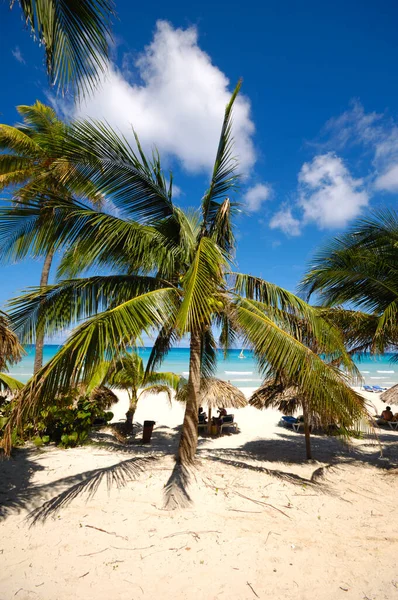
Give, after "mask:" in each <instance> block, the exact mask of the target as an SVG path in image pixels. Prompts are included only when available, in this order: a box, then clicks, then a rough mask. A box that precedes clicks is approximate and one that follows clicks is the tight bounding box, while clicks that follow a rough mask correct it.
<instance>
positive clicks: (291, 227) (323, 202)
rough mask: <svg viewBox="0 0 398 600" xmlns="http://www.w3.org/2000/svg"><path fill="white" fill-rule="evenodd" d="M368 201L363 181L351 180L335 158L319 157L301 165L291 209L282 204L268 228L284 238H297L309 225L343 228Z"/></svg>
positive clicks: (348, 172)
mask: <svg viewBox="0 0 398 600" xmlns="http://www.w3.org/2000/svg"><path fill="white" fill-rule="evenodd" d="M369 199H370V194H369V192H368V191H367V189H366V188H365V185H364V181H363V180H362V179H355V178H354V177H353V176H352V175H351V173H350V171H349V170H348V168H347V167H346V165H345V164H344V162H343V160H342V159H341V158H340V157H339V156H336V155H335V154H333V153H331V152H328V153H326V154H320V155H318V156H315V157H314V158H313V160H312V161H311V162H307V163H304V164H303V166H302V167H301V170H300V173H299V175H298V195H297V200H296V202H295V204H294V206H293V207H292V206H287V205H282V207H281V208H280V210H279V211H278V212H277V213H276V214H275V215H274V216H273V217H272V219H271V222H270V227H271V228H272V229H281V230H282V231H283V232H284V233H286V234H288V235H299V234H300V232H301V229H302V228H303V227H304V226H305V225H308V224H311V223H312V224H315V225H317V226H318V227H319V228H320V229H337V228H343V227H345V226H346V225H348V223H349V222H350V221H351V220H352V219H354V218H355V217H358V216H359V215H360V214H361V213H362V211H363V209H364V208H365V207H366V206H368V204H369ZM293 210H295V211H296V215H297V216H293Z"/></svg>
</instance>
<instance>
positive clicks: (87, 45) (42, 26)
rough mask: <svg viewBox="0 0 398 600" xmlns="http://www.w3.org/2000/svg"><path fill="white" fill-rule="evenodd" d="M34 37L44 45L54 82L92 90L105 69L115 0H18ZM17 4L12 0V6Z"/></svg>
mask: <svg viewBox="0 0 398 600" xmlns="http://www.w3.org/2000/svg"><path fill="white" fill-rule="evenodd" d="M17 3H18V4H19V6H20V8H21V10H22V14H23V16H24V19H25V23H26V25H27V27H28V29H29V30H30V32H31V34H32V36H33V38H34V39H35V40H37V41H38V42H39V43H40V44H41V45H43V46H44V50H45V54H46V68H47V73H48V76H49V78H50V83H51V84H57V85H58V87H59V88H60V89H61V91H62V92H65V91H67V89H68V85H71V86H74V85H77V86H78V88H79V89H80V90H82V91H85V90H90V89H92V87H93V86H94V85H95V84H96V83H97V82H98V80H99V78H100V75H101V73H102V72H104V71H105V69H106V66H107V60H108V57H109V44H110V41H111V18H112V16H113V14H114V3H113V0H78V1H76V0H18V2H17ZM14 4H16V2H15V0H10V8H13V6H14Z"/></svg>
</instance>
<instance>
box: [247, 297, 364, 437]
mask: <svg viewBox="0 0 398 600" xmlns="http://www.w3.org/2000/svg"><path fill="white" fill-rule="evenodd" d="M237 313H238V321H239V323H240V325H241V327H242V331H243V335H244V340H245V343H246V344H247V345H249V346H251V347H252V348H253V350H254V352H255V355H256V358H257V361H258V364H259V368H260V370H261V372H262V373H263V374H264V375H265V376H267V375H268V374H269V372H270V369H271V370H272V372H274V373H284V374H285V376H286V378H287V379H288V380H289V381H293V382H295V384H296V385H297V386H298V387H299V388H300V390H301V391H302V393H305V395H306V397H307V398H308V400H309V402H310V403H311V406H312V409H313V410H314V411H315V412H317V413H319V414H321V415H322V416H323V418H324V419H325V420H328V419H329V420H330V422H333V420H334V419H336V418H337V419H338V421H339V424H340V426H341V427H342V428H343V429H345V430H348V429H349V428H350V427H352V425H353V424H354V423H355V422H357V421H359V420H360V419H361V418H364V417H365V418H368V416H369V415H368V412H367V410H366V405H365V400H364V398H363V397H362V396H361V395H360V394H358V393H357V392H355V391H354V390H353V389H352V388H351V387H350V386H349V385H348V383H347V382H346V381H345V378H344V374H343V373H342V372H341V371H339V369H338V368H336V367H334V366H333V365H332V364H327V363H325V362H324V361H323V360H322V359H321V358H320V356H318V355H317V354H316V353H315V352H313V351H312V350H311V349H309V348H307V347H306V346H305V345H304V344H302V343H301V342H300V341H298V340H297V339H295V338H294V337H293V336H292V335H290V334H289V333H287V332H286V331H284V330H283V329H281V328H280V327H279V326H278V325H277V324H276V323H274V322H273V321H272V320H271V319H269V318H268V317H267V316H266V315H265V314H261V312H260V311H259V310H258V308H257V307H256V306H253V302H252V301H250V300H242V302H241V304H240V305H239V306H238V308H237Z"/></svg>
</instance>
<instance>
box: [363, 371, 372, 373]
mask: <svg viewBox="0 0 398 600" xmlns="http://www.w3.org/2000/svg"><path fill="white" fill-rule="evenodd" d="M361 373H370V371H361Z"/></svg>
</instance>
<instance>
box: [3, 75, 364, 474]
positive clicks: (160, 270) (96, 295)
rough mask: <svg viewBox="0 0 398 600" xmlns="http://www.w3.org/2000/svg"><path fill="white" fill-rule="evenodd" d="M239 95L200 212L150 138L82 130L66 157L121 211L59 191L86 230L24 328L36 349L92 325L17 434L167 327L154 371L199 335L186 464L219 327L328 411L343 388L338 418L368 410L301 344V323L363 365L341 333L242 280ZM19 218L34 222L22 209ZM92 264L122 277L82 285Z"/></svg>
mask: <svg viewBox="0 0 398 600" xmlns="http://www.w3.org/2000/svg"><path fill="white" fill-rule="evenodd" d="M239 88H240V84H239V85H238V86H237V88H236V89H235V91H234V93H233V95H232V98H231V101H230V103H229V104H228V105H227V107H226V111H225V116H224V122H223V126H222V130H221V136H220V143H219V146H218V150H217V154H216V160H215V165H214V169H213V174H212V178H211V181H210V185H209V188H208V190H207V191H206V192H205V194H204V196H203V198H202V201H201V205H200V210H199V211H196V212H193V213H184V212H183V211H182V210H181V209H179V208H178V207H176V206H175V205H174V204H173V202H172V178H170V180H169V181H166V178H165V177H164V175H163V172H162V169H161V164H160V159H159V156H158V154H157V153H156V152H155V153H154V155H153V157H152V160H148V159H147V157H146V156H145V155H144V153H143V151H142V148H141V146H140V145H139V141H138V139H137V149H138V150H137V152H135V151H134V150H133V149H132V148H131V146H130V145H129V144H128V143H127V142H126V140H124V139H121V138H120V137H119V136H117V134H116V133H115V132H114V131H112V129H110V128H109V127H108V126H106V125H104V124H102V123H98V124H96V123H92V122H81V123H75V124H74V125H72V127H71V129H70V131H69V132H68V136H67V137H66V139H65V144H64V147H63V152H64V155H65V156H66V157H67V159H68V161H69V162H70V163H73V169H72V171H73V173H74V174H75V175H76V176H79V177H82V178H85V179H88V180H90V181H93V183H94V184H95V186H96V187H97V188H98V189H99V190H101V191H102V192H103V193H106V194H107V195H108V198H110V199H112V200H113V202H114V203H115V204H116V206H117V207H118V209H119V215H117V216H115V215H111V214H107V213H105V212H102V211H99V210H97V209H95V208H90V207H88V206H87V205H85V204H83V203H82V202H81V203H78V202H75V203H74V205H73V206H71V204H70V203H65V202H64V201H63V200H62V199H61V198H57V197H55V195H54V194H53V195H52V196H53V203H54V206H55V207H56V209H57V211H58V213H57V214H58V215H59V219H60V220H61V221H65V219H67V220H68V222H69V223H73V229H74V232H75V242H74V243H73V246H72V247H71V248H70V250H69V251H67V252H66V253H65V255H64V256H63V259H62V262H61V265H60V269H59V274H60V275H61V276H63V277H69V279H64V280H63V281H61V282H60V283H58V284H55V285H52V286H47V287H46V288H39V289H38V290H36V291H32V292H30V293H28V294H26V295H24V296H22V297H21V298H19V299H16V300H15V301H14V302H13V311H12V317H13V322H14V324H15V326H16V328H17V330H18V331H19V332H20V334H21V336H22V338H23V339H24V340H25V341H28V340H29V339H31V338H32V336H33V334H34V329H35V327H36V324H38V326H40V327H42V328H43V329H44V331H45V332H46V333H48V334H52V333H54V332H55V331H57V330H59V329H62V328H64V327H66V326H70V325H71V324H75V323H77V322H78V321H79V320H81V319H86V320H85V322H84V323H82V324H80V325H79V326H78V327H77V328H76V329H75V330H74V332H73V333H72V335H71V336H70V338H69V339H68V341H67V342H66V343H65V345H64V346H63V348H62V349H61V350H60V351H59V352H58V353H57V355H56V356H55V357H54V358H53V359H52V360H51V361H50V362H49V363H48V364H47V365H46V366H45V367H43V368H42V369H41V370H40V371H39V372H38V373H37V374H36V375H35V376H34V377H33V379H32V380H31V381H30V382H29V384H28V385H27V387H26V388H25V389H24V390H23V391H22V393H21V396H20V401H19V404H18V406H17V410H16V412H15V414H14V417H13V420H12V422H11V424H10V427H11V426H12V424H13V423H15V422H18V421H21V420H23V419H25V418H27V417H28V416H30V415H32V414H34V412H35V411H37V409H38V407H39V406H40V405H41V404H42V403H43V402H46V401H48V400H49V399H50V398H53V397H54V395H55V392H56V391H59V390H63V389H67V388H68V387H69V386H74V385H76V383H78V382H79V381H82V380H83V381H84V380H86V381H88V380H90V378H91V377H92V375H93V373H94V372H95V369H96V368H97V367H98V363H99V362H100V361H101V360H103V359H104V358H105V359H106V360H110V361H116V360H117V359H118V357H119V355H120V353H121V351H123V350H124V349H126V347H128V346H135V345H137V343H139V340H140V336H141V334H142V332H143V331H145V332H146V333H153V332H154V331H158V334H157V337H156V339H155V343H154V347H153V350H152V353H151V356H150V359H149V362H148V365H147V374H148V375H149V374H150V373H152V372H153V371H154V370H155V368H156V367H157V365H158V364H159V363H160V362H161V360H162V359H163V358H164V356H165V355H166V354H167V352H168V351H169V349H170V348H171V347H172V346H173V344H174V343H175V342H176V341H177V340H178V339H180V338H181V337H182V336H184V335H186V334H189V336H190V361H189V377H188V384H187V385H188V399H187V402H186V410H185V416H184V423H183V428H182V433H181V438H180V444H179V450H178V460H179V461H180V462H181V463H182V464H184V465H186V464H189V463H192V462H193V461H194V459H195V453H196V447H197V421H198V406H199V399H200V382H201V378H202V377H208V376H209V375H211V374H213V373H214V369H215V366H216V359H217V351H216V346H217V344H216V340H215V338H214V334H213V325H214V324H217V325H219V326H220V328H221V338H220V343H221V344H222V345H223V347H224V348H228V346H229V345H230V343H231V341H232V340H233V339H235V338H236V336H237V335H238V334H241V335H243V337H244V341H245V343H246V344H247V346H248V347H252V348H253V349H254V351H255V355H256V356H257V358H258V362H259V366H260V369H261V370H263V371H266V369H267V368H268V367H269V365H271V366H272V368H273V369H274V370H275V371H278V370H281V369H282V368H284V369H285V370H286V371H287V374H288V375H289V376H292V377H296V378H297V382H298V383H299V384H300V385H301V386H302V387H303V389H305V391H306V393H307V394H308V396H309V397H310V398H314V402H315V400H316V402H318V403H319V404H322V403H323V404H325V405H327V404H328V403H329V402H330V392H331V390H332V391H333V399H334V401H335V403H336V411H337V412H338V411H339V410H340V411H341V412H342V414H343V415H345V414H347V413H350V414H352V418H353V419H355V418H356V417H357V415H358V414H359V413H360V414H364V413H365V412H366V411H365V408H364V401H363V398H362V397H361V396H359V395H358V394H356V393H355V392H354V391H353V390H351V389H350V388H349V387H348V386H347V385H346V383H345V382H344V381H343V380H342V379H341V377H340V375H339V373H338V372H336V370H335V369H333V368H332V367H331V366H330V365H329V364H326V363H325V362H324V361H322V360H321V359H320V358H319V356H318V355H317V354H316V353H314V352H313V351H312V350H311V349H309V348H307V347H306V346H305V344H304V343H303V342H302V341H300V339H298V337H297V336H295V332H296V329H297V327H296V323H297V319H298V317H300V318H301V319H302V320H305V322H306V323H307V327H308V328H309V329H310V330H311V332H312V335H313V337H314V338H315V339H317V340H318V342H319V345H320V346H321V347H322V348H324V350H325V352H327V353H328V354H330V355H331V356H334V357H336V356H337V357H339V360H341V361H343V363H344V365H345V366H346V368H348V369H350V368H351V369H352V368H353V367H352V362H351V360H350V358H349V357H348V355H347V353H346V351H345V348H344V345H343V342H342V339H341V336H340V333H339V332H338V331H336V330H335V329H334V328H333V326H332V325H330V324H329V323H327V322H326V321H325V320H324V319H323V318H322V317H321V315H320V313H319V311H318V310H317V309H314V308H312V307H310V306H309V305H308V304H306V303H305V302H304V301H303V300H301V299H300V298H298V297H297V296H295V295H294V294H291V293H289V292H288V291H286V290H283V289H281V288H279V287H277V286H275V285H273V284H270V283H268V282H266V281H263V280H261V279H259V278H256V277H252V276H249V275H245V274H236V273H232V272H231V264H232V259H233V255H234V237H233V232H232V223H231V219H232V215H233V211H234V204H233V203H232V202H231V201H230V200H229V198H228V197H226V196H227V194H228V193H231V192H233V191H234V188H235V187H236V184H237V181H238V176H237V173H236V161H235V160H234V159H233V156H232V137H231V127H232V125H231V123H232V121H231V119H232V107H233V103H234V101H235V98H236V95H237V93H238V91H239ZM18 218H20V219H21V220H22V221H23V219H24V217H23V215H22V211H21V214H20V215H19V216H18ZM89 267H91V268H93V267H95V268H96V269H99V268H104V267H106V268H107V269H112V270H114V271H116V274H111V275H107V276H104V275H98V276H95V277H79V278H77V275H78V274H79V273H80V272H81V271H83V270H85V269H87V268H89ZM39 309H40V310H39ZM320 381H322V385H320ZM10 427H9V431H10ZM7 443H8V446H7V447H8V449H9V441H8V442H7V440H6V445H7Z"/></svg>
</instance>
